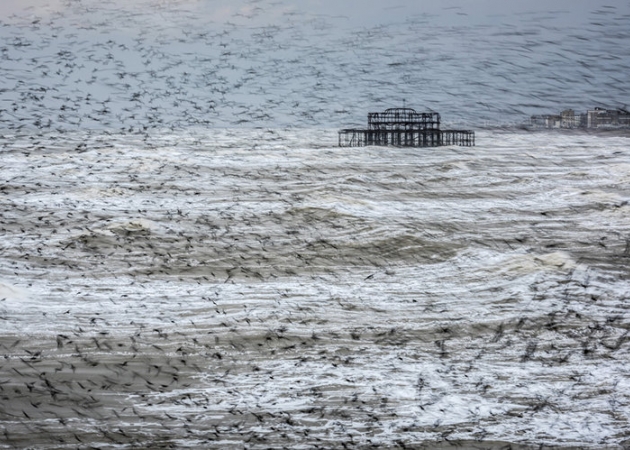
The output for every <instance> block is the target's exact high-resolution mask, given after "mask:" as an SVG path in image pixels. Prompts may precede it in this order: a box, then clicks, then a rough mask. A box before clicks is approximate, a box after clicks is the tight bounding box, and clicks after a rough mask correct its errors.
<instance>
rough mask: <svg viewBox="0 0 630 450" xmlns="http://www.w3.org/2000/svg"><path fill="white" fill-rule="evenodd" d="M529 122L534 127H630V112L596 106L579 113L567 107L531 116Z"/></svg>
mask: <svg viewBox="0 0 630 450" xmlns="http://www.w3.org/2000/svg"><path fill="white" fill-rule="evenodd" d="M529 124H530V126H531V127H533V128H569V129H570V128H630V112H628V111H627V110H625V109H623V108H615V109H606V108H599V107H596V108H594V109H590V110H588V111H587V112H586V113H581V114H578V113H576V112H575V111H574V110H572V109H566V110H564V111H562V112H561V113H560V114H543V115H536V116H531V118H530V123H529Z"/></svg>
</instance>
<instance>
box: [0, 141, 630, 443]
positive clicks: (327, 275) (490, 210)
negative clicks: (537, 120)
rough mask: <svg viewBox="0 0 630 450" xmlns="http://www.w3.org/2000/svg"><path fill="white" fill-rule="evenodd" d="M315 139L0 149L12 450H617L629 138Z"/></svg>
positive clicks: (1, 374)
mask: <svg viewBox="0 0 630 450" xmlns="http://www.w3.org/2000/svg"><path fill="white" fill-rule="evenodd" d="M310 133H311V134H308V135H307V138H306V139H304V137H303V132H302V131H301V130H297V131H279V130H276V131H274V130H249V131H248V130H239V131H238V132H234V131H225V130H222V131H213V130H205V131H200V130H197V131H194V130H193V131H188V132H180V133H173V132H171V131H169V132H166V133H157V132H155V133H152V137H151V139H149V140H147V139H146V138H145V137H143V136H142V135H136V134H132V135H128V134H126V133H123V134H116V133H94V132H92V133H86V134H81V133H67V134H66V135H65V136H59V135H58V134H54V133H53V134H51V135H50V136H42V135H37V134H33V135H24V136H22V137H15V138H13V139H11V143H10V145H9V143H8V142H7V140H6V139H5V140H3V141H2V142H3V145H4V149H3V152H4V156H5V158H4V160H3V163H2V168H3V175H4V176H5V180H4V183H3V186H2V188H1V189H0V195H1V197H0V199H1V201H2V205H3V220H2V224H1V228H0V231H1V232H2V234H3V236H4V238H3V241H2V247H1V250H2V260H1V261H2V263H1V270H2V279H1V280H0V320H1V322H0V324H1V325H2V328H1V330H2V331H1V333H0V350H1V351H2V354H3V356H4V358H3V359H2V360H0V399H1V400H2V401H1V402H0V432H1V433H2V435H1V437H0V446H4V447H7V448H11V447H18V448H19V447H29V448H30V447H37V448H64V447H68V448H76V447H79V448H91V447H99V448H114V447H120V448H129V447H144V448H182V447H189V448H190V447H192V448H209V447H210V448H219V447H220V448H244V447H247V448H267V447H273V448H281V447H286V448H299V447H309V448H311V447H322V448H331V447H332V448H353V447H357V448H365V447H374V448H380V447H383V446H386V447H396V446H398V447H400V448H405V447H412V448H418V447H419V448H422V447H423V446H425V447H426V448H440V446H442V447H443V448H450V446H456V445H463V446H467V447H470V448H480V449H481V448H488V449H490V448H502V447H505V446H507V445H509V444H512V445H516V444H518V443H522V444H531V443H535V444H536V445H540V444H556V445H581V446H594V447H600V448H601V447H602V446H605V445H611V446H614V445H618V444H620V443H622V442H623V436H625V435H626V434H627V431H628V430H627V423H628V420H627V419H628V417H627V411H628V409H627V407H628V404H629V402H630V396H629V395H628V392H630V391H629V389H628V385H627V379H628V378H627V367H626V362H627V359H628V333H627V317H626V311H627V305H626V304H625V295H626V293H627V289H628V284H627V276H626V275H625V274H626V273H627V270H626V269H624V267H626V266H625V265H626V264H627V257H628V255H627V253H628V252H627V248H628V244H627V239H624V238H625V237H626V236H628V235H629V232H630V230H629V229H628V225H627V221H626V220H625V219H624V218H625V217H627V211H628V206H627V202H624V201H623V195H624V192H625V191H624V181H623V180H624V179H625V178H624V177H627V170H626V169H624V167H627V166H628V164H630V159H629V158H630V155H628V152H627V148H626V141H627V140H626V139H625V138H621V137H619V138H615V137H608V138H604V137H597V136H590V137H589V136H579V140H580V142H581V144H580V145H567V138H566V136H563V135H555V136H546V135H531V136H528V135H525V134H520V135H519V134H517V135H514V136H509V135H506V134H505V133H496V134H492V135H491V134H486V135H485V136H483V140H484V142H485V144H484V145H483V146H478V147H475V148H474V149H472V148H465V149H464V148H461V149H460V148H443V149H441V150H440V152H435V151H430V152H424V153H423V152H417V151H411V150H404V149H397V150H396V151H391V149H381V148H376V147H375V148H360V149H344V151H343V152H341V151H338V149H337V150H335V149H334V148H331V147H328V148H327V147H318V146H313V145H308V143H309V142H311V140H312V142H315V141H317V139H316V137H317V136H319V137H320V138H322V139H327V136H328V135H327V133H328V132H327V131H325V130H322V131H318V132H315V131H311V132H310ZM482 135H483V133H482ZM247 142H250V143H253V142H256V143H257V145H256V146H254V145H247ZM211 143H213V144H211ZM603 179H605V180H606V183H605V186H604V185H603V184H602V180H603ZM604 189H606V190H607V191H608V193H606V192H604V191H603V190H604ZM549 192H555V194H554V195H553V196H551V197H550V196H549ZM602 221H606V223H607V227H605V228H603V227H601V225H600V224H601V222H602Z"/></svg>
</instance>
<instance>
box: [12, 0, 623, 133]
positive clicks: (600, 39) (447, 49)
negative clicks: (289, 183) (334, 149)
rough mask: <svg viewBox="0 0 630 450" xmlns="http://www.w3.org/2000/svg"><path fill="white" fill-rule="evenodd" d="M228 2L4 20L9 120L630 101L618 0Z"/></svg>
mask: <svg viewBox="0 0 630 450" xmlns="http://www.w3.org/2000/svg"><path fill="white" fill-rule="evenodd" d="M230 7H231V8H232V11H233V12H232V13H231V15H230V14H228V15H227V16H225V17H223V16H220V17H219V16H217V12H216V11H212V10H211V8H212V7H211V6H207V5H206V6H204V5H202V4H200V3H195V2H192V4H191V3H188V2H158V1H154V2H147V3H146V4H141V5H124V6H123V5H120V2H118V1H116V2H96V1H89V0H82V1H76V2H67V4H66V5H65V6H64V7H63V8H61V9H58V10H50V11H47V10H45V9H44V10H39V9H32V10H26V11H25V12H24V13H23V14H18V15H14V16H11V17H7V18H4V19H3V20H2V21H1V22H0V61H2V64H1V65H0V75H1V80H2V84H0V93H1V97H0V99H1V101H2V103H1V104H0V129H4V130H7V131H10V130H22V129H42V130H73V129H74V130H76V129H90V128H97V129H104V128H105V129H110V130H111V129H115V130H127V131H129V130H132V131H133V130H135V131H142V130H146V129H156V128H172V127H174V128H182V127H190V126H201V127H208V126H212V127H243V126H253V127H256V126H261V127H267V126H298V127H312V126H333V127H338V126H339V125H340V124H347V125H352V124H358V123H361V122H363V120H364V116H365V112H366V111H367V110H369V109H370V108H375V107H379V108H380V107H383V106H386V107H391V106H400V105H401V104H402V102H403V101H404V100H407V101H408V102H409V104H412V103H418V106H419V107H420V106H421V107H423V108H429V109H434V110H438V111H439V112H440V113H442V114H443V116H444V117H448V120H451V121H456V122H459V123H462V124H465V123H468V124H472V125H477V126H479V125H482V124H488V123H492V124H508V123H517V122H521V121H522V120H524V119H526V118H527V117H529V115H530V114H533V113H541V112H544V113H549V112H552V111H556V110H557V109H558V107H559V106H558V105H561V106H560V107H561V108H562V107H573V108H575V109H585V108H587V107H592V105H593V104H604V105H607V106H620V103H623V102H624V101H625V99H626V98H627V92H628V90H629V88H630V86H629V85H628V84H629V83H628V81H627V80H626V79H624V78H623V77H622V76H620V75H619V74H622V73H624V72H625V71H626V70H627V68H628V67H627V61H628V57H629V56H630V55H628V49H627V45H625V43H626V41H627V38H628V33H627V23H628V16H627V15H623V12H622V11H617V10H616V9H615V8H609V7H604V8H599V9H595V10H594V11H593V14H592V16H591V18H590V19H589V22H588V23H579V24H575V25H574V26H572V27H571V26H563V27H562V28H558V27H556V26H555V22H556V21H557V20H559V18H562V15H563V13H562V11H556V12H554V13H540V14H532V15H526V16H515V17H506V18H505V23H502V24H500V25H493V26H489V25H478V26H472V25H471V26H449V25H448V23H449V19H448V14H457V12H456V11H451V10H449V9H448V8H445V10H444V14H445V17H446V18H442V19H441V20H438V18H434V17H431V16H427V15H424V14H422V13H421V11H412V12H411V13H409V14H405V15H404V16H403V15H401V16H400V17H399V20H398V21H397V22H395V23H384V24H368V25H365V26H362V27H361V26H358V25H356V24H355V23H354V22H350V21H349V20H348V18H347V17H343V16H338V15H335V14H330V15H323V14H321V12H320V14H317V15H316V14H312V13H311V14H308V13H306V12H304V11H300V10H299V8H296V7H295V5H290V4H285V3H283V2H266V1H262V0H256V1H249V2H244V3H243V5H242V7H240V8H239V5H233V6H230ZM230 7H226V8H227V9H229V8H230ZM204 8H205V9H204ZM217 9H219V8H218V7H217Z"/></svg>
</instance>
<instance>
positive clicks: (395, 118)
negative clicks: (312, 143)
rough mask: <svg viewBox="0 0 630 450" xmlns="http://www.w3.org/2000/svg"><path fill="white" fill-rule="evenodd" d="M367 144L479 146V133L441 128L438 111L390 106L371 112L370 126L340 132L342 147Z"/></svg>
mask: <svg viewBox="0 0 630 450" xmlns="http://www.w3.org/2000/svg"><path fill="white" fill-rule="evenodd" d="M367 145H392V146H397V147H439V146H442V145H461V146H467V147H470V146H474V145H475V133H474V132H473V131H470V130H440V114H439V113H436V112H426V113H418V112H416V111H415V110H413V109H411V108H390V109H387V110H385V111H384V112H373V113H368V127H367V129H358V128H347V129H343V130H340V131H339V146H340V147H364V146H367Z"/></svg>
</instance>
